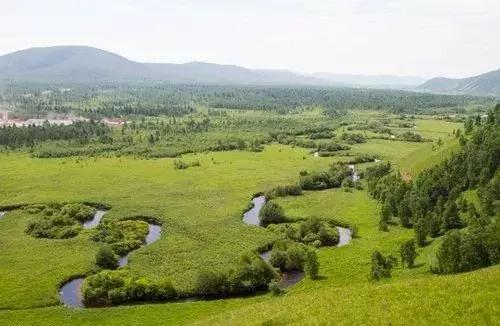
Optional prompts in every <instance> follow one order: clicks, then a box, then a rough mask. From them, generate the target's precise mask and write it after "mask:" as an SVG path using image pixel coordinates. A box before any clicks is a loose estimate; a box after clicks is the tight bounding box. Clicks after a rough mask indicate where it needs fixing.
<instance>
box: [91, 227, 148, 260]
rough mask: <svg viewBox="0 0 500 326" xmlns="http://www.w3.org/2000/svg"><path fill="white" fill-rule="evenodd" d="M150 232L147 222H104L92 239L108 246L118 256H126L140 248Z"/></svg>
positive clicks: (95, 231)
mask: <svg viewBox="0 0 500 326" xmlns="http://www.w3.org/2000/svg"><path fill="white" fill-rule="evenodd" d="M148 231H149V226H148V223H147V222H144V221H142V220H139V219H138V220H133V219H131V220H121V221H106V220H105V221H102V222H101V223H100V224H99V225H98V226H97V228H96V229H95V230H94V233H93V234H92V236H91V239H92V240H93V241H96V242H102V243H105V244H108V245H109V246H110V247H111V248H112V249H113V252H114V253H115V254H117V255H124V254H126V253H128V252H130V251H132V250H135V249H137V248H139V247H140V246H141V245H142V244H143V243H144V240H145V239H146V236H147V234H148Z"/></svg>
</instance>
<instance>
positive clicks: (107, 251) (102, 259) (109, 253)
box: [95, 246, 118, 269]
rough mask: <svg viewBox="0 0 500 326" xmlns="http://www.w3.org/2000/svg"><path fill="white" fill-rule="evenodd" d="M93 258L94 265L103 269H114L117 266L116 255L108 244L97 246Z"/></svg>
mask: <svg viewBox="0 0 500 326" xmlns="http://www.w3.org/2000/svg"><path fill="white" fill-rule="evenodd" d="M95 260H96V265H97V266H99V267H101V268H104V269H116V268H117V267H118V256H117V255H115V253H114V252H113V250H112V249H111V248H110V247H109V246H103V247H101V248H99V251H98V252H97V254H96V259H95Z"/></svg>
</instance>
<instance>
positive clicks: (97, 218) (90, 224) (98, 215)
mask: <svg viewBox="0 0 500 326" xmlns="http://www.w3.org/2000/svg"><path fill="white" fill-rule="evenodd" d="M104 214H106V211H100V210H98V211H96V212H95V214H94V217H93V218H91V219H90V220H88V221H85V222H83V228H84V229H91V228H95V227H96V226H97V225H99V223H101V220H102V218H103V217H104Z"/></svg>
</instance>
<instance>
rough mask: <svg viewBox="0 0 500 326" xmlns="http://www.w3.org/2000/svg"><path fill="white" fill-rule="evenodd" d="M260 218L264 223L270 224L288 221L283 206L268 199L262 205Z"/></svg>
mask: <svg viewBox="0 0 500 326" xmlns="http://www.w3.org/2000/svg"><path fill="white" fill-rule="evenodd" d="M259 220H260V223H262V224H263V225H268V224H271V223H282V222H285V221H286V217H285V214H284V212H283V208H282V207H281V206H280V205H278V204H276V203H274V202H272V201H268V202H266V203H265V204H264V206H262V208H261V210H260V212H259Z"/></svg>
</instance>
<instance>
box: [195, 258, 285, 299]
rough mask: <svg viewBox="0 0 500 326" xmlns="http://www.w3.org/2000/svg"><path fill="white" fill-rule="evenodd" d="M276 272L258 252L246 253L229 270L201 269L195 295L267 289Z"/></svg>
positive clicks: (212, 296)
mask: <svg viewBox="0 0 500 326" xmlns="http://www.w3.org/2000/svg"><path fill="white" fill-rule="evenodd" d="M275 277H276V272H275V271H274V270H273V268H272V267H271V266H270V265H269V264H268V263H266V262H264V261H263V260H262V258H261V257H259V256H258V255H257V254H254V253H252V254H246V255H243V256H242V257H241V259H240V262H239V264H237V266H236V267H234V268H232V269H230V270H229V271H227V272H214V271H201V272H200V273H199V274H198V277H197V279H196V283H195V289H194V295H195V296H200V297H203V298H223V297H230V296H236V295H247V294H251V293H255V292H256V291H265V290H267V289H268V286H269V283H270V282H271V281H272V280H273V279H274V278H275Z"/></svg>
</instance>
